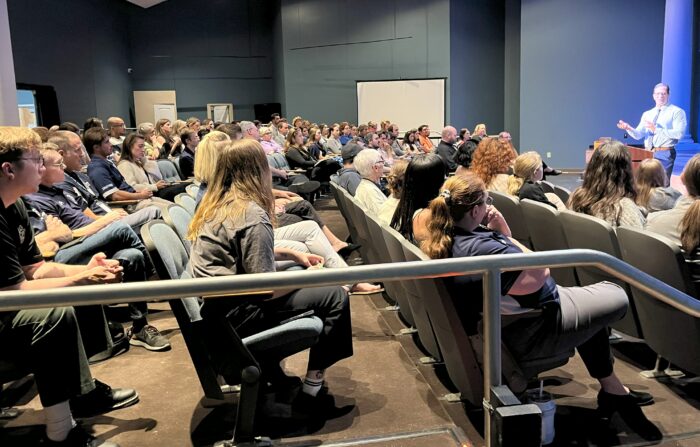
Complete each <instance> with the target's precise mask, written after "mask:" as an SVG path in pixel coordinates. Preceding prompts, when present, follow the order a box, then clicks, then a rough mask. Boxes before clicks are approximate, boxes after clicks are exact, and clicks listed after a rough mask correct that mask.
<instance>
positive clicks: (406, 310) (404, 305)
mask: <svg viewBox="0 0 700 447" xmlns="http://www.w3.org/2000/svg"><path fill="white" fill-rule="evenodd" d="M365 219H366V220H367V228H368V229H369V235H370V241H371V243H372V246H374V247H376V249H377V254H378V256H379V261H380V262H381V263H384V264H391V263H392V262H394V260H393V259H392V257H391V254H390V253H389V248H388V246H387V242H386V240H385V238H384V233H383V232H382V225H381V224H380V223H379V221H378V220H377V219H376V218H375V217H374V216H370V215H369V214H365ZM398 262H401V260H399V261H398ZM384 290H385V292H386V294H387V295H389V298H390V299H391V300H393V301H394V302H395V303H397V304H398V306H399V314H400V315H401V318H403V320H404V321H405V322H406V323H407V324H408V325H409V326H410V327H415V326H416V323H415V319H414V318H413V312H412V311H411V305H410V304H409V302H408V296H407V295H406V290H404V287H403V284H402V282H401V281H385V282H384Z"/></svg>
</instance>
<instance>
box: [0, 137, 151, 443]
mask: <svg viewBox="0 0 700 447" xmlns="http://www.w3.org/2000/svg"><path fill="white" fill-rule="evenodd" d="M40 144H41V139H40V138H39V136H38V135H37V134H36V133H34V132H32V131H31V130H29V129H24V128H20V127H0V198H1V199H2V204H0V232H2V234H3V237H2V238H0V253H1V256H2V258H3V261H2V265H3V273H2V274H1V275H0V289H2V290H31V289H52V288H57V287H69V286H77V285H89V284H106V283H117V282H120V281H121V275H122V269H121V267H120V266H119V264H118V262H117V261H115V260H110V259H106V258H105V256H104V255H103V254H101V253H99V254H97V255H95V256H93V257H92V258H91V259H90V261H89V262H88V264H87V265H83V266H79V265H75V266H68V265H63V264H59V263H54V262H44V260H43V259H42V257H41V254H40V253H39V249H38V247H37V245H36V241H35V239H34V233H33V231H32V228H31V225H30V223H29V217H28V215H27V211H26V209H25V207H24V204H23V202H22V200H20V197H21V196H22V195H23V194H31V193H33V192H36V191H37V189H38V187H39V184H40V182H41V175H42V174H43V171H44V169H45V168H44V166H43V163H42V158H41V155H40V153H39V145H40ZM0 345H1V346H2V350H3V357H4V358H5V359H8V360H11V361H14V362H17V363H18V364H21V365H23V366H25V367H27V368H28V369H29V370H30V371H32V372H33V373H34V380H35V382H36V386H37V390H38V392H39V399H40V401H41V405H42V407H43V414H44V417H45V420H46V438H47V439H46V442H45V444H46V445H81V446H93V447H94V446H103V447H118V446H116V444H114V443H110V442H101V441H99V440H97V439H95V438H94V437H93V436H92V435H90V434H89V433H88V432H87V431H85V430H84V429H83V428H82V427H81V426H79V425H77V424H76V422H75V420H74V419H73V414H72V412H71V407H72V408H73V412H75V413H76V414H77V413H81V414H82V415H84V416H85V415H89V416H93V415H97V414H100V413H104V412H108V411H111V410H115V409H118V408H124V407H127V406H130V405H133V404H135V403H136V402H138V399H139V397H138V394H137V393H136V391H134V390H132V389H117V388H114V389H112V388H110V387H109V386H108V385H106V384H104V383H102V382H100V381H97V380H95V379H93V378H92V375H91V374H90V367H89V366H88V360H87V357H86V355H85V350H84V349H83V345H82V341H81V338H80V330H79V329H78V325H77V323H76V319H75V313H74V310H73V308H72V307H59V308H52V309H33V310H15V311H4V312H0Z"/></svg>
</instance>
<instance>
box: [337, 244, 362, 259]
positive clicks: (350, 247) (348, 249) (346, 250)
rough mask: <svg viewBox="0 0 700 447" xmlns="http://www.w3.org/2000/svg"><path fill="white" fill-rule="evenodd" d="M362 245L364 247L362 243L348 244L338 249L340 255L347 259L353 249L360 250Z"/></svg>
mask: <svg viewBox="0 0 700 447" xmlns="http://www.w3.org/2000/svg"><path fill="white" fill-rule="evenodd" d="M360 247H362V245H360V244H348V245H346V246H345V247H343V248H341V249H340V250H338V256H340V257H341V258H343V259H345V258H347V257H348V256H350V254H351V253H352V252H353V251H355V250H359V249H360Z"/></svg>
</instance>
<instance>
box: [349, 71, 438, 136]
mask: <svg viewBox="0 0 700 447" xmlns="http://www.w3.org/2000/svg"><path fill="white" fill-rule="evenodd" d="M383 120H389V121H391V122H392V123H395V124H398V125H399V129H400V130H401V133H402V134H403V133H404V132H406V131H408V130H409V129H415V128H418V126H420V125H422V124H427V125H428V126H430V130H432V131H433V132H438V133H439V132H440V131H441V130H442V128H443V127H444V126H445V78H438V79H401V80H394V81H357V122H358V123H367V122H368V121H374V122H376V123H379V122H380V121H383ZM401 136H402V137H403V135H401Z"/></svg>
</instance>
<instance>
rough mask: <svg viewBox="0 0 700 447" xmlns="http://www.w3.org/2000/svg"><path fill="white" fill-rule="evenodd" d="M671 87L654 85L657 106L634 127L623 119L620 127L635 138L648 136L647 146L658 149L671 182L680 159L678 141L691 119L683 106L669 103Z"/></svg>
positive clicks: (656, 156) (658, 158) (619, 124)
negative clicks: (688, 120)
mask: <svg viewBox="0 0 700 447" xmlns="http://www.w3.org/2000/svg"><path fill="white" fill-rule="evenodd" d="M670 94H671V88H670V87H669V86H668V85H666V84H664V83H658V84H656V85H655V86H654V94H653V98H654V102H655V103H656V104H655V105H654V107H653V108H652V109H650V110H647V111H646V112H644V113H643V114H642V119H640V120H639V124H638V125H637V127H636V128H635V127H632V126H630V125H629V123H626V122H624V121H622V120H620V121H618V123H617V127H618V128H620V129H622V130H624V131H626V132H627V133H628V134H629V135H630V136H631V137H632V138H634V139H635V140H641V139H642V138H644V147H645V148H646V149H648V150H652V151H654V158H656V159H657V160H659V161H660V162H661V164H663V165H664V169H665V170H666V177H667V186H668V182H669V181H670V179H671V173H672V172H673V163H674V162H675V161H676V144H678V140H680V139H681V138H683V135H684V134H685V129H686V126H687V121H686V118H685V112H684V111H683V109H681V108H680V107H677V106H674V105H673V104H669V102H668V98H669V95H670Z"/></svg>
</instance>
